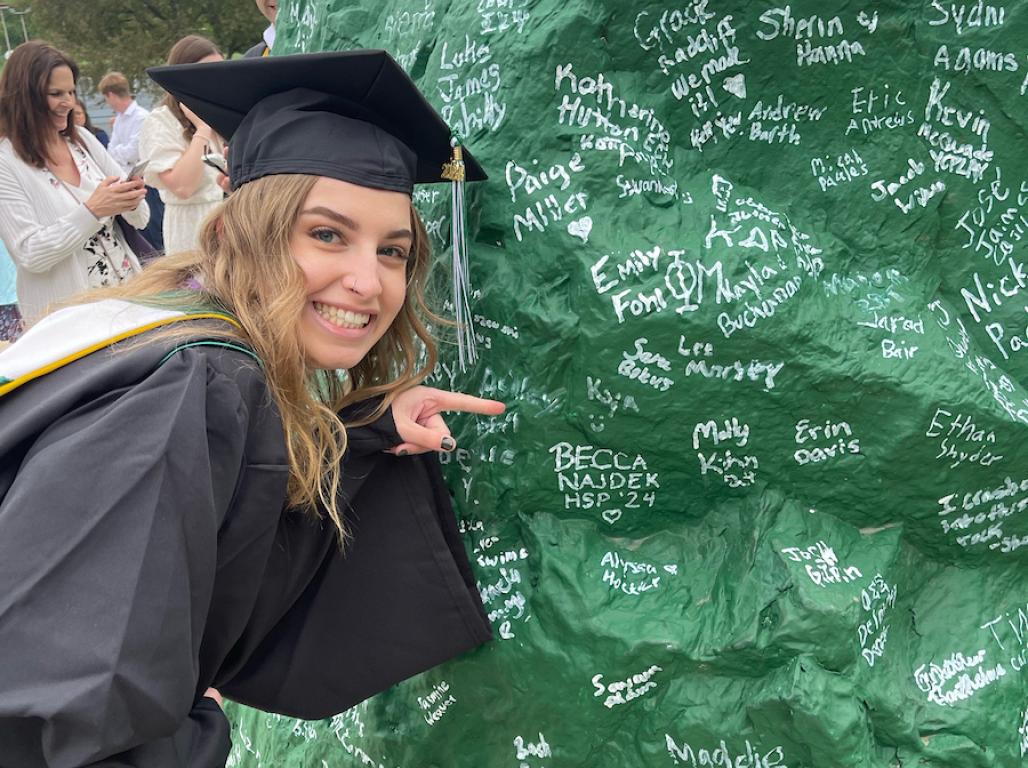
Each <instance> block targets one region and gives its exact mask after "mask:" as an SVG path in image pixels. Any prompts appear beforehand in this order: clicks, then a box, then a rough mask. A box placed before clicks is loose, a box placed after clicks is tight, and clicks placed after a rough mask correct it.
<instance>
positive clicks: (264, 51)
mask: <svg viewBox="0 0 1028 768" xmlns="http://www.w3.org/2000/svg"><path fill="white" fill-rule="evenodd" d="M257 10H258V11H260V12H261V13H262V14H263V15H264V18H266V19H267V20H268V28H267V29H265V30H264V35H263V36H262V39H261V41H260V42H259V43H257V45H255V46H254V47H253V48H250V49H249V50H248V51H247V52H246V53H244V54H243V58H248V59H249V58H253V57H255V56H270V55H271V49H272V47H273V46H274V45H275V18H276V17H277V16H278V0H257Z"/></svg>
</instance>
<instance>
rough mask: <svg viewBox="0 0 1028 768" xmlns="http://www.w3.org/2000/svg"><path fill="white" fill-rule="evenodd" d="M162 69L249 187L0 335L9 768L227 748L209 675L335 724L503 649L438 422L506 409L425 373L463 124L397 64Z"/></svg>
mask: <svg viewBox="0 0 1028 768" xmlns="http://www.w3.org/2000/svg"><path fill="white" fill-rule="evenodd" d="M152 75H153V76H154V78H155V79H157V80H158V81H159V82H160V83H161V84H162V85H163V86H164V87H165V88H166V89H168V90H169V91H170V92H173V93H174V94H175V95H176V97H177V98H179V99H181V100H182V101H183V103H186V104H187V105H188V106H190V107H191V108H192V109H194V110H195V111H196V112H197V113H198V114H199V115H200V117H201V118H202V119H204V120H206V121H209V122H210V123H211V125H212V127H213V128H214V129H215V130H217V131H218V133H219V134H221V135H223V136H225V137H227V138H228V137H231V140H232V153H231V168H230V176H231V180H232V186H233V188H234V191H233V193H232V194H231V195H230V197H229V198H228V199H227V201H226V202H225V204H224V205H223V206H222V207H220V208H219V209H218V210H217V211H215V213H214V214H212V215H211V216H210V217H209V218H208V219H207V221H206V222H205V224H204V226H203V229H202V231H201V235H200V245H199V248H198V249H197V250H196V251H193V252H187V253H181V254H176V255H171V256H166V257H164V258H163V259H161V260H158V261H157V262H155V263H154V264H152V265H151V266H149V267H148V268H147V269H146V270H145V271H144V272H143V273H142V274H141V275H140V276H139V277H138V278H136V279H135V280H133V282H131V283H129V284H126V285H124V286H119V287H116V288H109V289H106V290H103V291H97V292H94V293H92V294H90V295H87V296H86V297H85V298H84V299H83V300H82V301H81V302H79V303H76V304H73V305H71V306H68V307H66V308H65V309H62V310H60V311H59V312H56V313H54V314H53V315H50V316H49V317H47V318H46V319H44V320H43V321H41V322H40V323H39V324H37V325H36V326H35V327H33V328H32V329H31V330H30V331H29V332H28V333H27V334H26V335H25V336H24V337H23V338H22V340H20V341H19V342H17V343H16V344H14V345H13V346H12V347H11V348H9V349H8V350H7V351H5V352H3V353H0V423H2V424H5V425H10V426H6V427H5V429H3V430H0V465H2V466H4V467H10V468H12V471H11V472H8V473H0V563H2V564H3V565H2V567H0V594H2V595H5V596H6V598H5V599H3V600H0V648H3V649H4V659H5V663H4V664H2V665H0V755H3V756H4V758H5V759H9V760H11V761H13V762H12V764H16V765H42V764H47V763H51V764H58V765H86V764H108V763H109V764H115V763H116V764H118V765H123V766H147V768H153V767H156V768H166V767H170V766H176V767H178V766H181V767H182V768H184V767H185V766H189V767H190V768H215V767H220V766H224V765H225V761H226V759H227V756H228V745H229V740H228V734H229V731H230V728H229V725H228V722H227V720H226V719H225V716H224V714H223V713H222V712H221V709H220V707H219V705H218V697H219V695H220V694H219V693H218V692H217V691H220V692H221V694H224V695H225V696H226V697H228V698H232V699H235V700H237V701H240V702H244V703H247V704H250V705H252V706H256V707H260V708H264V709H267V710H270V711H274V712H280V713H283V714H288V715H290V716H293V717H304V718H322V717H327V716H330V715H332V714H335V713H337V712H340V711H342V710H344V709H347V708H349V707H351V706H353V705H354V704H356V703H358V702H360V701H361V700H363V699H365V698H367V697H368V696H370V695H372V694H374V693H376V692H378V691H380V690H382V689H384V688H385V687H387V686H389V685H392V684H393V683H395V682H398V681H400V680H402V679H404V678H406V677H409V676H411V675H413V674H416V673H418V672H420V671H423V670H424V669H426V668H428V667H430V666H432V665H434V664H437V663H440V662H442V661H444V660H446V659H448V658H450V657H452V656H454V655H455V654H457V653H460V652H463V651H465V650H467V649H470V648H472V647H474V646H476V645H478V644H480V643H482V642H485V641H486V640H487V639H488V638H489V637H490V628H489V622H488V619H487V617H486V614H485V611H484V609H483V608H482V604H481V599H480V596H479V594H478V591H477V589H476V587H475V584H474V579H473V576H472V573H471V570H470V567H469V564H468V562H467V557H466V554H465V552H464V548H463V544H462V542H461V540H460V538H459V535H458V532H457V525H456V520H455V518H454V516H453V512H452V509H451V507H450V501H449V495H448V492H447V490H446V487H445V485H444V483H443V481H442V475H441V472H440V468H439V462H438V459H437V456H436V452H437V451H440V450H453V449H454V448H455V445H456V444H455V441H454V439H453V437H452V436H451V435H450V432H449V429H448V428H447V426H446V423H445V421H444V420H443V418H442V415H441V414H442V412H444V411H452V410H457V411H466V412H470V413H476V414H482V415H486V416H488V415H496V414H499V413H501V412H502V411H503V405H502V404H501V403H498V402H496V401H492V400H483V399H480V398H476V397H473V396H470V395H464V394H460V393H454V392H447V391H442V390H436V389H431V388H428V387H424V386H421V382H422V381H423V380H424V379H425V377H426V376H427V375H428V374H429V373H430V372H431V370H432V368H433V367H434V364H435V360H436V347H435V343H434V341H433V339H432V337H431V334H430V333H429V331H428V329H427V327H426V318H429V317H430V313H429V312H428V309H427V307H426V305H425V297H424V286H425V281H426V275H427V271H428V267H429V258H430V253H429V247H428V240H427V237H426V233H425V229H424V227H423V226H422V224H421V221H420V219H419V218H418V215H417V213H416V212H415V210H414V208H413V206H412V203H411V194H412V190H413V185H414V183H415V182H421V181H438V180H439V169H440V166H441V165H442V163H443V162H444V161H445V160H446V159H447V158H448V157H449V153H450V146H449V138H450V137H449V129H448V128H447V127H446V125H445V123H443V121H442V120H441V118H439V116H438V115H437V114H436V113H435V112H434V111H433V110H432V108H431V107H430V106H428V104H427V102H425V101H424V99H423V97H421V95H420V94H419V93H418V92H417V91H416V89H415V87H414V85H413V84H412V83H411V82H410V80H409V79H408V78H407V77H406V75H405V74H404V73H403V71H402V70H401V69H400V68H399V67H398V66H397V65H396V63H395V62H393V61H392V59H390V58H389V57H388V56H387V55H386V54H384V53H382V52H375V51H352V52H347V53H341V54H314V55H309V56H296V57H277V58H265V59H244V60H238V61H232V62H212V63H209V64H193V65H188V66H181V67H164V68H160V69H158V70H155V71H154V72H152ZM371 83H375V84H377V85H374V86H369V84H371ZM382 88H385V89H386V90H385V92H383V91H382V90H381V89H382ZM226 94H231V95H232V105H231V106H228V105H226V104H225V103H221V102H220V100H222V99H225V95H226ZM372 103H373V104H375V105H376V110H375V112H374V113H373V112H372V110H370V108H368V105H369V104H372ZM372 115H374V117H373V118H372V117H371V116H372ZM465 158H466V162H467V163H468V172H469V178H471V179H472V180H474V179H476V178H483V177H484V174H483V173H482V172H481V169H479V168H478V166H477V164H476V163H475V162H474V159H473V158H472V157H471V156H470V155H469V154H465ZM69 639H71V640H69ZM213 689H217V691H215V690H213Z"/></svg>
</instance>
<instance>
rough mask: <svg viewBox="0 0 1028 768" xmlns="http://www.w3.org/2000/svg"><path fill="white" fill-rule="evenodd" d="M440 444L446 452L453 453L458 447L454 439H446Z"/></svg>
mask: <svg viewBox="0 0 1028 768" xmlns="http://www.w3.org/2000/svg"><path fill="white" fill-rule="evenodd" d="M439 444H440V445H441V446H442V447H443V450H444V451H452V450H453V449H454V448H455V447H456V446H457V443H456V441H455V440H454V439H453V438H452V437H444V438H443V439H442V440H441V441H440V443H439Z"/></svg>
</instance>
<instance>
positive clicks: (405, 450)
mask: <svg viewBox="0 0 1028 768" xmlns="http://www.w3.org/2000/svg"><path fill="white" fill-rule="evenodd" d="M409 453H410V451H408V450H407V449H406V448H403V449H401V450H399V451H397V452H396V455H397V456H406V455H407V454H409Z"/></svg>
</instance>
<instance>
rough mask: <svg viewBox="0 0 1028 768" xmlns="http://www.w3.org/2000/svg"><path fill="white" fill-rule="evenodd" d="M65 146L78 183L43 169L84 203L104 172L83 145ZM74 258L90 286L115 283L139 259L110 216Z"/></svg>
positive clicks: (136, 269) (134, 268) (135, 269)
mask: <svg viewBox="0 0 1028 768" xmlns="http://www.w3.org/2000/svg"><path fill="white" fill-rule="evenodd" d="M68 146H69V147H70V148H71V156H72V158H73V159H74V161H75V165H76V166H77V167H78V170H79V178H80V181H79V185H78V186H77V187H73V186H71V185H70V184H68V183H66V182H64V181H61V179H59V178H57V176H55V175H54V174H53V172H52V171H50V170H49V169H47V171H46V173H47V176H48V177H49V180H50V184H51V185H52V186H53V187H54V188H56V189H60V188H61V187H63V188H64V189H65V190H66V191H67V192H68V194H69V195H71V196H72V197H74V198H75V199H76V200H77V201H78V202H80V203H85V201H86V200H88V199H89V196H90V195H92V194H93V192H94V191H95V190H96V188H97V187H98V186H100V183H101V182H102V181H103V180H104V174H103V171H102V170H101V169H100V168H99V167H98V166H97V164H96V163H95V162H94V161H93V158H91V157H90V156H89V154H88V153H87V152H86V150H85V149H83V148H82V147H81V146H79V145H78V144H75V143H72V142H69V143H68ZM78 258H80V259H82V267H83V269H84V270H85V273H86V276H87V279H88V281H89V286H90V287H91V288H100V287H105V286H109V285H118V284H119V283H122V282H124V281H125V280H127V279H128V278H130V277H132V275H134V274H136V273H137V272H139V271H140V266H139V261H138V260H137V259H136V256H135V254H134V253H132V250H131V249H130V248H129V247H128V245H126V243H125V240H124V239H123V238H122V237H121V233H120V232H119V231H118V228H117V226H116V225H115V221H114V219H107V220H106V221H105V222H104V225H103V226H102V227H100V231H99V232H97V233H96V234H95V235H93V236H92V237H90V238H89V240H87V241H86V244H85V246H84V248H83V249H82V252H81V254H80V255H79V257H78Z"/></svg>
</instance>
